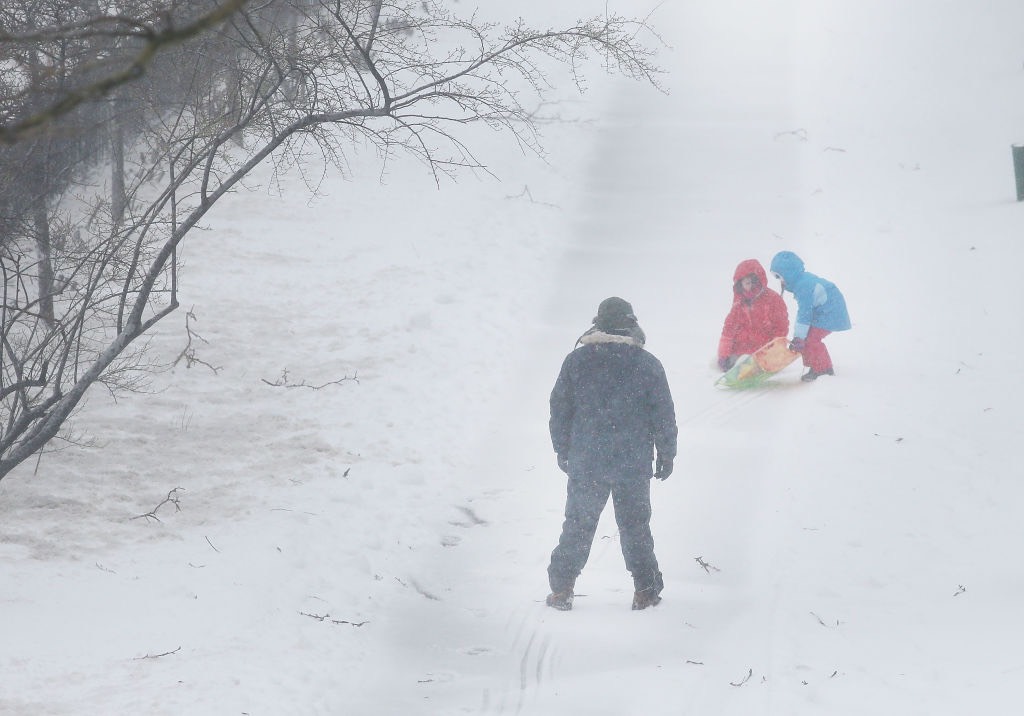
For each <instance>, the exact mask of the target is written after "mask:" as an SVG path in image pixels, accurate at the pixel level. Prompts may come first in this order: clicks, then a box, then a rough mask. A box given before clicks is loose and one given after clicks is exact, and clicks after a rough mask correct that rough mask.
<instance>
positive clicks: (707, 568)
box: [694, 557, 722, 574]
mask: <svg viewBox="0 0 1024 716" xmlns="http://www.w3.org/2000/svg"><path fill="white" fill-rule="evenodd" d="M694 559H695V560H696V561H697V564H699V565H700V566H701V568H702V569H703V570H704V571H705V572H707V573H708V574H711V572H713V571H714V572H721V571H722V570H720V569H719V568H718V567H716V566H715V565H713V564H709V563H707V562H705V561H704V558H703V557H694Z"/></svg>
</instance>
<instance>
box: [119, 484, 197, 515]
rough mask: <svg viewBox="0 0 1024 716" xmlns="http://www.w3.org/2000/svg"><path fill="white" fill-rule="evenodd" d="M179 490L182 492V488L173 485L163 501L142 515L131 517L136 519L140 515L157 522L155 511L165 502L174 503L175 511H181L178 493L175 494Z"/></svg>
mask: <svg viewBox="0 0 1024 716" xmlns="http://www.w3.org/2000/svg"><path fill="white" fill-rule="evenodd" d="M179 491H181V492H184V490H183V489H182V488H180V487H175V488H174V489H173V490H171V491H170V492H168V493H167V497H165V498H164V499H163V501H161V502H160V504H159V505H157V506H156V507H154V508H153V509H152V510H150V511H149V512H147V513H146V514H144V515H135V517H132V519H133V520H137V519H139V518H140V517H145V518H146V519H148V520H156V521H157V522H159V521H160V518H159V517H157V516H156V511H157V510H159V509H160V508H161V507H163V506H164V505H166V504H167V503H170V504H172V505H174V511H175V512H181V503H179V502H178V495H177V494H176V493H178V492H179Z"/></svg>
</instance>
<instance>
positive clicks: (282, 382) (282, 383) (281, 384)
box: [260, 368, 359, 390]
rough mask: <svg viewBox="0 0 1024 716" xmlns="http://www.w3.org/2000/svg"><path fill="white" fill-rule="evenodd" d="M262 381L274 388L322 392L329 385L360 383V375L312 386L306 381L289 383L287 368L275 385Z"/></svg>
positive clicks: (265, 380)
mask: <svg viewBox="0 0 1024 716" xmlns="http://www.w3.org/2000/svg"><path fill="white" fill-rule="evenodd" d="M260 380H262V381H263V382H264V383H266V384H267V385H269V386H271V387H273V388H309V389H310V390H320V389H321V388H326V387H327V386H329V385H340V384H342V383H344V382H345V381H347V380H354V381H355V382H357V383H358V382H359V374H358V373H356V374H355V375H353V376H348V375H346V376H345V377H343V378H338V379H337V380H330V381H327V382H326V383H321V384H320V385H312V384H310V383H307V382H306V381H305V380H302V381H299V382H298V383H289V382H288V369H287V368H285V369H284V370H282V371H281V377H280V378H278V379H277V380H275V381H274V382H273V383H271V382H270V381H269V380H267V379H266V378H260Z"/></svg>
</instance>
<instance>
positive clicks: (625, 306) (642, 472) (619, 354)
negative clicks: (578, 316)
mask: <svg viewBox="0 0 1024 716" xmlns="http://www.w3.org/2000/svg"><path fill="white" fill-rule="evenodd" d="M593 323H594V325H593V328H591V329H590V330H588V331H587V332H586V333H584V334H583V336H581V337H580V339H579V341H578V342H577V346H578V347H576V348H575V349H574V350H573V351H572V352H571V353H570V354H569V355H568V356H566V358H565V361H564V362H563V363H562V369H561V372H560V373H559V375H558V379H557V380H556V381H555V386H554V388H553V389H552V391H551V420H550V425H549V427H550V430H551V444H552V446H553V447H554V449H555V454H556V456H557V459H558V466H559V467H560V468H561V469H562V470H563V471H564V472H565V473H566V474H567V475H568V476H569V479H568V486H567V497H566V503H565V522H564V523H563V524H562V534H561V537H559V540H558V546H557V547H555V549H554V551H553V552H552V553H551V563H550V565H549V566H548V582H549V584H550V587H551V593H550V594H549V595H548V597H547V605H548V606H550V607H554V608H555V609H561V610H569V609H572V602H573V594H574V593H573V589H574V588H575V584H576V578H577V577H578V576H579V574H580V572H582V571H583V567H584V565H586V563H587V559H588V557H589V556H590V548H591V545H592V544H593V541H594V534H595V533H596V531H597V523H598V520H599V518H600V517H601V512H602V511H603V510H604V507H605V505H606V504H607V502H608V498H609V496H610V497H611V498H612V504H613V506H614V509H615V522H616V524H617V525H618V528H619V539H620V541H621V545H622V556H623V558H624V559H625V562H626V569H627V570H628V571H629V572H630V573H631V574H632V575H633V587H634V595H633V609H646V608H647V607H649V606H652V605H655V604H657V603H658V602H660V601H661V596H660V595H661V590H662V589H663V588H664V580H663V578H662V574H661V571H660V569H659V568H658V560H657V558H656V557H655V555H654V538H653V537H652V535H651V524H650V522H651V477H652V476H653V477H657V478H658V479H659V480H664V479H666V478H667V477H668V476H669V475H671V474H672V466H673V461H674V459H675V456H676V436H677V432H678V431H677V428H676V418H675V406H674V405H673V402H672V394H671V392H670V390H669V387H668V379H667V378H666V376H665V369H664V368H663V367H662V365H661V362H660V361H659V360H658V359H657V358H655V357H654V356H653V355H651V354H650V353H648V352H647V351H646V350H645V349H644V342H645V337H644V333H643V331H642V330H640V326H639V324H638V323H637V319H636V316H635V315H634V314H633V307H632V306H631V305H630V304H629V303H628V302H627V301H624V300H623V299H621V298H618V297H612V298H608V299H605V300H604V301H602V302H601V305H600V306H599V307H598V311H597V317H595V318H594V321H593ZM655 453H656V454H657V460H656V464H657V468H656V469H655V470H652V469H651V463H652V461H653V460H654V459H655Z"/></svg>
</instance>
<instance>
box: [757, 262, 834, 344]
mask: <svg viewBox="0 0 1024 716" xmlns="http://www.w3.org/2000/svg"><path fill="white" fill-rule="evenodd" d="M771 271H772V273H774V274H776V275H778V276H779V278H781V279H782V290H783V291H791V292H792V293H793V297H794V298H796V303H797V313H796V321H795V323H794V325H793V337H794V338H806V337H807V331H808V330H810V328H811V326H816V327H818V328H821V329H824V330H826V331H845V330H847V329H848V328H850V314H849V313H848V312H847V310H846V299H845V298H844V297H843V294H842V292H841V291H840V290H839V289H838V288H837V287H836V285H835V284H834V283H832V282H831V281H828V280H826V279H823V278H821V277H820V276H815V275H814V274H813V273H811V272H810V271H806V270H805V269H804V262H803V259H801V258H800V257H799V256H797V255H796V254H794V253H793V252H792V251H780V252H779V253H777V254H775V257H774V258H773V259H772V265H771Z"/></svg>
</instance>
